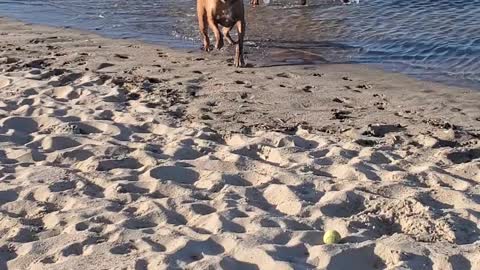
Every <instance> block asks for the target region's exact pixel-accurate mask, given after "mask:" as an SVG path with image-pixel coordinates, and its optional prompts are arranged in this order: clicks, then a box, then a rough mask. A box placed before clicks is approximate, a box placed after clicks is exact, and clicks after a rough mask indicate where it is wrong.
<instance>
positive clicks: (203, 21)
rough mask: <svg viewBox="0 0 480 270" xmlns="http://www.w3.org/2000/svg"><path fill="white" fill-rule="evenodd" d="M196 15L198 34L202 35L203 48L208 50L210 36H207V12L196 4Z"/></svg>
mask: <svg viewBox="0 0 480 270" xmlns="http://www.w3.org/2000/svg"><path fill="white" fill-rule="evenodd" d="M197 17H198V26H199V28H200V34H201V35H202V42H203V50H205V51H207V52H208V51H210V38H209V37H208V28H207V14H206V12H205V9H204V8H203V7H201V6H200V5H198V4H197Z"/></svg>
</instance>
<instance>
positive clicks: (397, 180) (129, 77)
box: [0, 18, 480, 270]
mask: <svg viewBox="0 0 480 270" xmlns="http://www.w3.org/2000/svg"><path fill="white" fill-rule="evenodd" d="M247 52H248V48H247ZM231 55H232V54H231V53H229V52H228V49H227V51H226V52H225V51H224V52H213V53H212V54H206V53H202V52H200V51H174V50H171V49H168V48H165V47H161V46H157V45H149V44H144V43H140V42H136V41H129V40H112V39H107V38H103V37H100V36H97V35H94V34H91V33H85V32H80V31H76V30H72V29H62V28H51V27H45V26H37V25H28V24H25V23H21V22H16V21H13V20H10V19H6V18H0V93H1V98H0V270H3V269H48V270H53V269H62V270H64V269H82V270H87V269H135V270H141V269H228V270H231V269H276V270H277V269H329V270H331V269H335V270H337V269H338V270H343V269H359V270H363V269H365V270H367V269H415V270H417V269H435V270H466V269H472V270H475V269H480V225H479V224H480V186H479V183H480V91H476V90H472V89H465V88H456V87H450V86H445V85H440V84H435V83H430V82H424V81H418V80H415V79H412V78H408V77H406V76H403V75H399V74H391V73H386V72H383V71H379V70H375V69H372V68H367V67H365V66H361V65H317V66H287V65H285V66H262V65H261V64H260V63H256V62H255V61H254V59H249V58H248V55H247V59H246V61H247V63H249V64H250V67H249V68H243V69H236V68H234V67H233V66H232V59H231ZM328 229H335V230H337V231H338V232H339V233H340V235H341V236H342V239H341V241H340V242H339V243H337V244H333V245H325V244H324V243H323V240H322V238H323V234H324V232H325V231H326V230H328Z"/></svg>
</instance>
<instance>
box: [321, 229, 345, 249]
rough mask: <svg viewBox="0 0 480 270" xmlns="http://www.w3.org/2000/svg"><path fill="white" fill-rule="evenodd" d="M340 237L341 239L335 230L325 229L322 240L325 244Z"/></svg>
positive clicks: (333, 241)
mask: <svg viewBox="0 0 480 270" xmlns="http://www.w3.org/2000/svg"><path fill="white" fill-rule="evenodd" d="M340 239H342V237H341V236H340V234H339V233H338V232H337V231H335V230H327V231H326V232H325V234H324V235H323V242H324V243H325V244H327V245H330V244H335V243H338V241H340Z"/></svg>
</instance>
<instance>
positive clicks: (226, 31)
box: [222, 26, 235, 45]
mask: <svg viewBox="0 0 480 270" xmlns="http://www.w3.org/2000/svg"><path fill="white" fill-rule="evenodd" d="M232 28H233V26H231V27H224V28H223V31H222V32H223V36H224V37H225V39H226V40H227V42H228V44H230V45H233V44H235V42H234V41H233V39H232V37H231V36H230V31H231V30H232Z"/></svg>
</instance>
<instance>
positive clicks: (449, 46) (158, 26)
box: [0, 0, 480, 89]
mask: <svg viewBox="0 0 480 270" xmlns="http://www.w3.org/2000/svg"><path fill="white" fill-rule="evenodd" d="M245 1H246V3H247V0H245ZM298 2H299V0H269V1H268V4H267V5H262V6H260V7H256V8H251V7H249V5H247V4H246V5H245V7H246V13H247V36H246V39H247V42H246V45H247V47H246V51H247V52H248V53H249V54H248V55H247V57H248V58H250V59H252V58H255V60H257V61H261V62H263V63H264V64H272V65H294V64H321V63H364V64H369V65H373V66H376V67H382V68H384V69H386V70H390V71H398V72H402V73H405V74H408V75H413V76H415V77H417V78H420V79H427V80H434V81H439V82H443V83H448V84H454V85H461V86H470V87H474V88H478V89H480V0H470V1H466V0H360V2H359V3H358V4H351V5H344V4H342V1H340V0H309V4H308V5H307V6H299V5H298ZM0 15H3V16H9V17H13V18H17V19H21V20H24V21H27V22H31V23H41V24H47V25H54V26H69V27H75V28H79V29H84V30H89V31H94V32H97V33H99V34H103V35H106V36H109V37H114V38H132V39H141V40H144V41H147V42H153V43H160V44H165V45H168V46H171V47H176V48H192V49H194V48H195V49H196V48H199V47H200V46H201V44H200V39H199V34H198V30H197V23H196V15H195V1H194V0H135V1H133V0H95V1H93V0H7V1H5V0H0Z"/></svg>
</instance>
